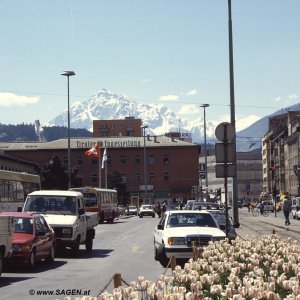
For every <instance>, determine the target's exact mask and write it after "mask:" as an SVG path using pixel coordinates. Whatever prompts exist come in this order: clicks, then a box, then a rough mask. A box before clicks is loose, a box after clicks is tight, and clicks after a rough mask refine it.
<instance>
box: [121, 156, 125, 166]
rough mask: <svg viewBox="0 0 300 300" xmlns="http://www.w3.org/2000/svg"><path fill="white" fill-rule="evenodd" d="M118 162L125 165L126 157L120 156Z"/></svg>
mask: <svg viewBox="0 0 300 300" xmlns="http://www.w3.org/2000/svg"><path fill="white" fill-rule="evenodd" d="M120 164H121V165H126V157H125V156H124V155H122V156H121V157H120Z"/></svg>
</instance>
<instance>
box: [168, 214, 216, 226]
mask: <svg viewBox="0 0 300 300" xmlns="http://www.w3.org/2000/svg"><path fill="white" fill-rule="evenodd" d="M197 226H201V227H214V228H216V227H218V226H217V224H216V222H215V220H214V218H213V217H212V215H211V214H208V213H201V214H195V213H193V214H184V213H176V214H175V213H171V214H170V215H169V218H168V222H167V227H197Z"/></svg>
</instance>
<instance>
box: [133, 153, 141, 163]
mask: <svg viewBox="0 0 300 300" xmlns="http://www.w3.org/2000/svg"><path fill="white" fill-rule="evenodd" d="M134 162H135V163H136V164H139V163H140V162H141V157H140V156H139V155H135V156H134Z"/></svg>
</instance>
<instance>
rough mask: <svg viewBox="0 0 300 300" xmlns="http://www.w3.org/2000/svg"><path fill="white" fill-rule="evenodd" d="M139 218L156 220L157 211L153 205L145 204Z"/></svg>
mask: <svg viewBox="0 0 300 300" xmlns="http://www.w3.org/2000/svg"><path fill="white" fill-rule="evenodd" d="M138 216H139V217H140V218H143V217H145V216H151V217H152V218H155V211H154V208H153V205H150V204H144V205H142V206H141V207H140V208H139V211H138Z"/></svg>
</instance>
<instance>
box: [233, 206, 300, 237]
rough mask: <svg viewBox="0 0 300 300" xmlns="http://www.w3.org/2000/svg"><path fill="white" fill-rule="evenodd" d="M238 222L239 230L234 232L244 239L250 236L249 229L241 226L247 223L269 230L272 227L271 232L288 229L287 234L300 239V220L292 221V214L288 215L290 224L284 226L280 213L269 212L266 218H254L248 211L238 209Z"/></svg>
mask: <svg viewBox="0 0 300 300" xmlns="http://www.w3.org/2000/svg"><path fill="white" fill-rule="evenodd" d="M239 221H240V224H241V225H240V228H237V229H236V232H237V234H238V235H240V236H241V237H245V236H246V235H249V234H251V233H250V232H249V230H250V229H249V227H248V228H247V226H243V224H244V225H246V224H247V221H249V222H252V223H253V222H256V223H259V224H260V225H263V224H265V225H266V227H268V228H270V227H269V226H272V228H273V230H275V232H276V231H277V230H278V231H285V232H286V230H287V229H288V232H290V233H292V234H293V235H295V234H296V235H299V239H300V220H296V219H293V217H292V214H290V222H291V225H289V226H285V219H284V216H283V213H282V212H276V217H275V213H272V212H270V214H269V215H268V216H267V217H264V216H261V215H259V216H257V217H254V216H253V215H252V214H251V213H248V210H246V209H240V210H239ZM271 233H272V230H270V234H271Z"/></svg>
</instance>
